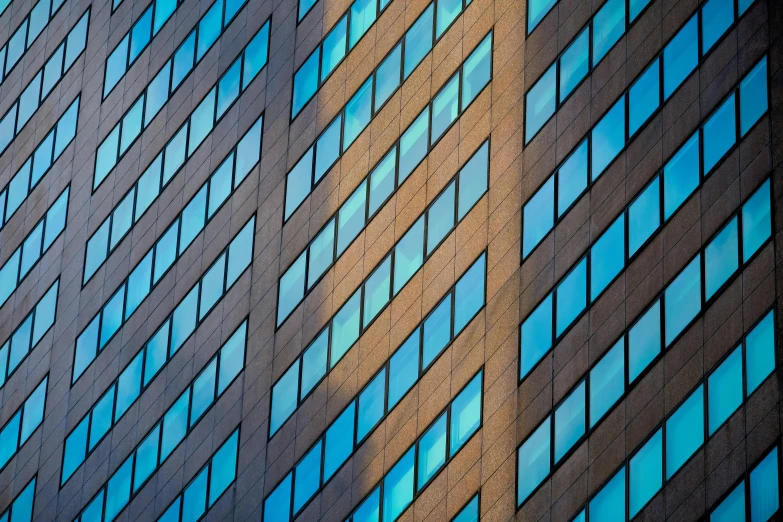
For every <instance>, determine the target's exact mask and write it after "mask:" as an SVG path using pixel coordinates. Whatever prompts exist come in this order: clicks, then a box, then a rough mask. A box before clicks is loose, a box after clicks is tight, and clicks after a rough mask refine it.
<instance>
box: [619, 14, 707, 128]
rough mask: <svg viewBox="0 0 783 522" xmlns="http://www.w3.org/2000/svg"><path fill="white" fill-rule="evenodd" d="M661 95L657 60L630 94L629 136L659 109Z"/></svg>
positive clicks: (643, 74) (632, 88) (634, 85)
mask: <svg viewBox="0 0 783 522" xmlns="http://www.w3.org/2000/svg"><path fill="white" fill-rule="evenodd" d="M713 1H715V0H713ZM721 1H722V0H721ZM660 95H661V93H660V65H659V62H658V60H655V61H654V62H653V63H652V65H650V67H648V68H647V70H646V71H644V73H642V75H641V77H640V78H639V79H638V80H637V81H636V83H635V84H633V86H632V87H631V90H630V92H629V95H628V96H629V98H628V107H629V108H630V114H629V116H628V118H629V121H628V124H629V126H630V128H629V130H628V134H629V135H631V136H632V135H633V134H635V133H636V131H637V130H639V128H640V127H641V126H642V125H643V124H644V122H646V121H647V119H648V118H649V117H650V115H651V114H652V113H653V112H654V111H655V109H657V108H658V104H659V99H660Z"/></svg>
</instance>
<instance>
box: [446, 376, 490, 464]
mask: <svg viewBox="0 0 783 522" xmlns="http://www.w3.org/2000/svg"><path fill="white" fill-rule="evenodd" d="M481 385H482V374H481V373H480V372H479V373H478V374H477V375H476V376H475V377H473V380H472V381H470V383H469V384H468V385H467V386H465V388H464V389H463V390H462V391H461V392H460V394H459V395H457V396H456V397H455V398H454V400H453V401H452V403H451V426H450V428H449V454H450V456H451V457H453V456H454V455H455V454H456V453H457V452H458V451H459V450H460V448H462V446H463V445H464V444H465V443H466V442H467V441H468V439H469V438H470V437H471V435H473V434H474V433H476V431H477V430H478V429H479V425H480V424H481V391H482V390H481Z"/></svg>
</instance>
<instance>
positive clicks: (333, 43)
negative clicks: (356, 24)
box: [314, 16, 348, 91]
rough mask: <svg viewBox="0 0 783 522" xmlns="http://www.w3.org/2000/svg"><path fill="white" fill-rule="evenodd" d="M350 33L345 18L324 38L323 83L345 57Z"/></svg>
mask: <svg viewBox="0 0 783 522" xmlns="http://www.w3.org/2000/svg"><path fill="white" fill-rule="evenodd" d="M347 31H348V17H347V16H343V18H342V19H341V20H340V21H339V22H337V25H335V27H334V29H332V31H331V32H330V33H329V34H328V35H327V36H326V38H324V43H323V50H322V53H323V54H322V56H321V78H320V81H321V82H323V81H324V80H326V78H327V77H328V76H329V73H331V72H332V71H333V70H334V68H335V67H337V64H338V63H340V61H341V60H342V59H343V57H344V56H345V45H346V40H347ZM314 85H315V89H314V91H315V90H317V89H318V82H315V83H314Z"/></svg>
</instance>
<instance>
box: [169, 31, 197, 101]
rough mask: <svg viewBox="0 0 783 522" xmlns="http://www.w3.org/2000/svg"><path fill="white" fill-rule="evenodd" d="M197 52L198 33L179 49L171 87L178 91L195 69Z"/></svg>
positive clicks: (175, 57) (175, 54)
mask: <svg viewBox="0 0 783 522" xmlns="http://www.w3.org/2000/svg"><path fill="white" fill-rule="evenodd" d="M195 52H196V33H195V32H191V33H190V35H189V36H188V38H187V39H186V40H185V41H184V42H182V45H180V47H179V49H178V50H177V52H176V53H174V64H173V67H172V79H171V87H172V89H176V88H177V86H178V85H179V84H180V82H181V81H182V80H183V79H184V78H185V76H187V75H188V73H190V71H191V70H192V69H193V63H194V60H195Z"/></svg>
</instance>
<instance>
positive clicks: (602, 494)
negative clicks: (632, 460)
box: [589, 466, 625, 522]
mask: <svg viewBox="0 0 783 522" xmlns="http://www.w3.org/2000/svg"><path fill="white" fill-rule="evenodd" d="M589 510H590V520H593V521H595V520H597V521H599V522H624V521H625V466H623V467H622V468H620V471H618V472H617V474H616V475H615V476H614V477H612V478H611V479H610V480H609V482H608V483H607V484H606V485H605V486H604V487H603V488H601V490H600V491H598V493H597V494H596V496H595V497H593V499H592V500H591V501H590V505H589Z"/></svg>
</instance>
